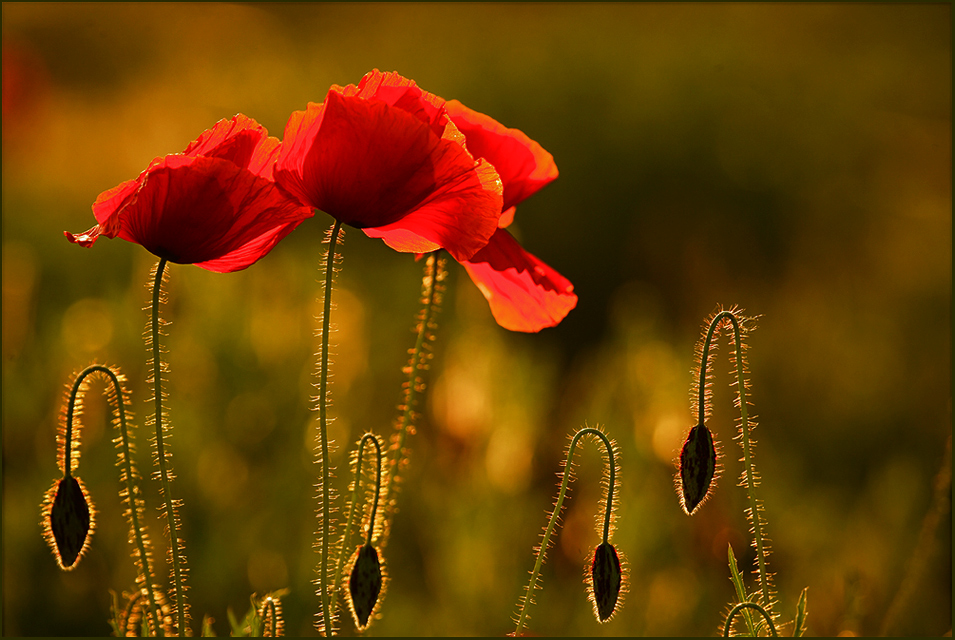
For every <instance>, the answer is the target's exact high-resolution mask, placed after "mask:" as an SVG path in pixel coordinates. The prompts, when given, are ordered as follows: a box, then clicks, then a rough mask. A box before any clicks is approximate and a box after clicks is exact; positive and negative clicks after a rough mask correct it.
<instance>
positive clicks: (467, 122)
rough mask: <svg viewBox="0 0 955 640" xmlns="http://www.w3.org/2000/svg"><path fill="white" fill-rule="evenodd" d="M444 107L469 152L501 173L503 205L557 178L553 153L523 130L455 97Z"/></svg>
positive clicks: (529, 193)
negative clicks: (465, 139)
mask: <svg viewBox="0 0 955 640" xmlns="http://www.w3.org/2000/svg"><path fill="white" fill-rule="evenodd" d="M445 108H446V109H447V111H448V114H449V115H450V116H451V120H452V122H454V124H455V125H456V126H457V127H458V129H460V130H461V132H462V133H463V134H464V136H465V138H467V147H468V151H470V152H471V155H473V156H474V157H475V158H486V159H487V160H488V162H490V163H491V164H492V165H494V168H495V169H496V170H497V172H498V174H500V176H501V180H502V181H503V182H504V208H505V209H508V208H510V207H513V206H514V205H516V204H519V203H520V202H522V201H523V200H525V199H527V198H528V197H530V196H532V195H534V194H535V193H537V192H538V191H540V190H541V189H542V188H543V187H544V186H545V185H547V184H548V183H550V182H552V181H553V180H554V179H556V178H557V165H556V164H555V163H554V157H553V156H552V155H551V154H550V153H548V152H547V151H545V150H544V148H543V147H541V146H540V145H539V144H538V143H537V142H535V141H533V140H531V139H530V138H528V137H527V136H526V135H525V134H524V133H523V132H522V131H519V130H518V129H509V128H507V127H505V126H504V125H502V124H501V123H500V122H498V121H497V120H495V119H494V118H491V117H490V116H487V115H485V114H483V113H479V112H477V111H474V110H473V109H469V108H468V107H466V106H464V105H463V104H461V103H460V102H459V101H457V100H449V101H448V102H447V103H445ZM512 217H513V216H512ZM500 226H502V227H505V226H507V224H503V223H502V224H501V225H500Z"/></svg>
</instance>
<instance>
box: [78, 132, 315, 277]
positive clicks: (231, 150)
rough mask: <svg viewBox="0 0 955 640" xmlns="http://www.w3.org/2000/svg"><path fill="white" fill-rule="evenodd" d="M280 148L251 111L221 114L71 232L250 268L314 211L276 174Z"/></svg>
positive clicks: (207, 263) (108, 195)
mask: <svg viewBox="0 0 955 640" xmlns="http://www.w3.org/2000/svg"><path fill="white" fill-rule="evenodd" d="M280 149H281V143H280V142H279V141H278V140H277V139H275V138H270V137H269V136H268V132H267V131H266V130H265V128H264V127H262V126H261V125H259V124H258V123H256V122H255V120H252V119H251V118H248V117H246V116H244V115H241V114H239V115H236V116H235V117H234V118H232V120H220V121H219V122H218V123H217V124H216V125H215V126H214V127H213V128H212V129H210V130H208V131H205V132H203V134H202V135H201V136H199V138H198V139H197V140H196V141H195V142H193V143H192V144H190V145H189V146H188V147H186V150H185V151H183V152H182V153H181V154H171V155H167V156H165V157H162V158H156V159H155V160H153V161H152V162H151V163H150V164H149V166H148V167H147V168H146V170H145V171H143V172H142V173H141V174H140V175H139V177H138V178H136V179H135V180H129V181H127V182H124V183H122V184H120V185H119V186H117V187H114V188H112V189H110V190H108V191H104V192H103V193H101V194H100V195H99V197H98V198H96V202H94V203H93V214H94V215H95V216H96V220H97V221H98V222H99V224H97V225H96V226H95V227H93V228H92V229H90V230H89V231H87V232H86V233H82V234H79V235H73V234H72V233H69V232H64V233H65V235H66V237H67V239H69V241H70V242H75V243H77V244H79V245H82V246H84V247H90V246H92V245H93V244H94V243H95V242H96V240H97V239H98V238H99V237H100V236H106V237H107V238H115V237H117V236H119V237H120V238H122V239H124V240H128V241H130V242H136V243H138V244H141V245H142V246H143V247H145V248H146V249H147V250H149V251H150V252H152V253H153V254H155V255H157V256H159V257H161V258H166V259H167V260H169V261H171V262H177V263H180V264H195V265H197V266H199V267H202V268H204V269H208V270H210V271H218V272H228V271H238V270H239V269H245V268H246V267H248V266H249V265H251V264H253V263H254V262H255V261H257V260H258V259H260V258H261V257H263V256H264V255H265V254H267V253H268V252H269V251H271V250H272V248H273V247H274V246H275V245H276V243H278V241H279V240H281V239H282V238H284V237H285V236H286V235H288V234H289V233H290V232H291V231H292V230H293V229H294V228H295V227H297V226H298V225H299V224H300V223H301V222H302V221H303V220H305V219H306V218H308V217H311V216H312V215H314V213H313V212H312V210H311V209H310V208H308V207H306V206H303V205H302V204H301V203H299V202H297V201H296V200H295V199H293V198H289V197H288V195H286V194H285V193H283V192H282V191H281V190H280V189H278V188H277V187H276V186H275V183H274V182H273V181H272V169H273V167H274V164H275V159H276V157H278V153H279V150H280Z"/></svg>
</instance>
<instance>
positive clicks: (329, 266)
mask: <svg viewBox="0 0 955 640" xmlns="http://www.w3.org/2000/svg"><path fill="white" fill-rule="evenodd" d="M341 226H342V223H341V220H338V219H336V220H335V224H334V226H333V227H332V229H331V231H330V232H329V234H328V255H327V256H326V261H325V289H324V294H323V295H324V299H323V303H324V306H323V309H322V346H321V363H320V365H319V374H318V375H319V379H318V380H319V382H318V422H319V439H320V448H321V453H320V455H321V460H320V464H321V467H322V481H321V487H320V488H319V500H320V501H321V521H322V523H321V528H322V530H321V534H320V535H321V539H322V540H321V564H320V565H319V568H318V575H319V578H318V580H319V589H320V591H319V597H320V598H321V600H322V622H321V626H320V628H319V630H320V631H324V632H325V635H327V636H331V635H334V633H335V628H334V626H333V621H334V612H333V611H332V610H331V594H330V593H329V592H330V589H329V584H328V561H329V556H328V547H329V544H328V538H329V536H330V535H331V532H330V531H329V526H330V525H329V522H330V519H331V505H330V504H329V501H330V491H329V487H328V483H329V477H330V475H331V474H330V470H329V460H328V334H329V331H330V320H329V317H330V315H331V311H332V280H333V276H334V274H335V245H336V244H337V243H338V235H339V232H340V230H341Z"/></svg>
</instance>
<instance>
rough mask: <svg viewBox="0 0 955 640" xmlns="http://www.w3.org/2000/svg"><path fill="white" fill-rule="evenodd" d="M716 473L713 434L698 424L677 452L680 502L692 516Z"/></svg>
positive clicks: (708, 489)
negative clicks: (678, 457) (678, 455)
mask: <svg viewBox="0 0 955 640" xmlns="http://www.w3.org/2000/svg"><path fill="white" fill-rule="evenodd" d="M715 474H716V445H715V444H714V443H713V434H711V433H710V430H709V428H708V427H707V426H706V425H705V424H703V423H702V422H701V423H700V424H698V425H696V426H695V427H693V428H692V429H690V433H689V434H688V435H687V436H686V442H684V443H683V449H682V450H681V451H680V487H679V488H680V502H681V503H682V506H683V510H684V511H685V512H686V514H687V515H692V514H693V513H694V512H695V511H696V509H697V507H699V505H700V504H701V503H702V502H703V500H705V499H706V496H707V495H708V494H709V491H710V484H712V482H713V476H714V475H715Z"/></svg>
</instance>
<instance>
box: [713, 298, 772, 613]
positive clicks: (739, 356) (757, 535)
mask: <svg viewBox="0 0 955 640" xmlns="http://www.w3.org/2000/svg"><path fill="white" fill-rule="evenodd" d="M724 321H729V323H730V324H731V325H732V327H733V341H734V342H733V345H734V348H735V350H736V352H735V353H736V356H735V360H736V391H737V394H738V401H739V410H740V446H741V447H742V449H743V467H744V469H745V479H746V494H747V496H748V498H749V512H750V520H752V523H753V540H754V543H755V547H756V562H757V566H758V571H759V585H760V591H761V593H762V596H763V603H764V604H765V605H766V606H767V607H769V608H770V609H771V608H772V600H771V597H770V596H771V594H770V584H769V576H768V574H767V572H766V553H765V542H764V534H763V527H762V521H761V518H760V507H759V500H758V499H757V497H756V471H755V467H754V463H753V455H752V445H751V440H750V427H749V411H748V409H747V407H748V403H747V400H746V370H745V369H746V367H745V362H744V359H743V358H744V354H743V336H742V329H741V328H740V323H739V319H738V318H737V316H736V313H734V312H733V311H732V310H724V311H720V312H719V313H717V314H716V315H715V316H714V317H713V320H711V321H710V327H709V330H708V331H707V333H706V340H705V341H704V343H703V353H702V358H701V362H700V388H699V394H700V395H699V419H700V424H702V423H703V418H704V400H705V388H706V366H707V359H708V357H709V350H710V342H711V341H712V338H713V334H714V333H715V332H716V330H717V329H718V328H719V326H720V325H721V324H723V322H724Z"/></svg>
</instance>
